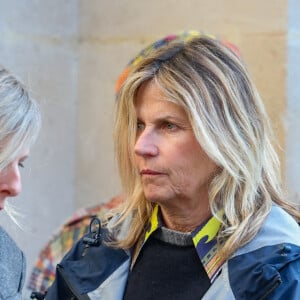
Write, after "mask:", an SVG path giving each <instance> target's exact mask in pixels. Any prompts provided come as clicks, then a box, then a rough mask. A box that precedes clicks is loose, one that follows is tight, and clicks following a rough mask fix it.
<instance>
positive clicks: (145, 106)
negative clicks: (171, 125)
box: [135, 80, 186, 118]
mask: <svg viewBox="0 0 300 300" xmlns="http://www.w3.org/2000/svg"><path fill="white" fill-rule="evenodd" d="M135 109H136V112H137V114H145V115H149V114H150V113H155V114H160V113H163V112H164V113H165V112H170V113H172V114H176V115H180V116H182V117H185V118H186V112H185V110H184V109H183V107H182V106H181V105H179V104H177V103H176V102H175V101H174V99H171V98H170V97H168V96H167V95H166V94H165V93H164V92H163V91H162V89H161V88H160V87H159V86H158V85H157V84H156V83H155V82H154V81H153V80H151V81H149V82H146V83H144V84H142V85H141V87H140V88H139V90H138V92H137V95H136V98H135Z"/></svg>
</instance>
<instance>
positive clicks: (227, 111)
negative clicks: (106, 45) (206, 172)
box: [114, 35, 300, 259]
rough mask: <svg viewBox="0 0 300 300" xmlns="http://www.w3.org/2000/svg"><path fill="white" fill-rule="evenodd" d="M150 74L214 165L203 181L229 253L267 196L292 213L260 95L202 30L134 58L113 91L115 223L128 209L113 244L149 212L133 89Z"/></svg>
mask: <svg viewBox="0 0 300 300" xmlns="http://www.w3.org/2000/svg"><path fill="white" fill-rule="evenodd" d="M149 80H153V81H154V82H155V83H156V84H157V85H158V86H159V87H160V88H161V89H162V91H163V92H164V93H165V94H166V95H167V98H168V99H171V101H173V102H175V103H177V104H178V105H180V106H182V107H183V108H184V109H185V111H186V113H187V115H188V117H189V120H190V122H191V125H192V127H193V131H194V134H195V136H196V138H197V140H198V142H199V144H200V145H201V147H202V149H203V150H204V151H205V152H206V153H207V154H208V156H209V157H210V158H211V159H212V160H213V161H214V162H215V163H216V164H217V165H218V166H219V173H218V174H217V175H216V176H215V178H214V179H213V181H212V183H211V186H210V189H209V200H210V208H211V212H212V214H213V215H215V216H216V217H218V212H220V211H223V212H224V217H223V218H222V219H221V222H222V226H221V230H220V231H219V234H218V237H219V238H220V239H223V240H225V241H226V242H225V243H224V244H223V245H222V248H221V249H220V253H221V255H222V256H223V258H224V259H226V258H228V257H229V256H230V255H231V254H232V253H233V252H234V251H235V250H236V249H237V248H239V247H241V246H242V245H244V244H246V243H247V242H248V241H250V240H251V239H252V238H253V237H254V236H255V235H256V234H257V232H258V231H259V229H260V228H261V226H262V224H263V222H264V220H265V219H266V217H267V215H268V214H269V212H270V209H271V206H272V204H273V203H276V204H277V205H279V206H281V207H282V208H284V209H285V210H286V211H287V212H289V213H290V214H291V215H292V216H294V217H295V218H296V219H297V220H299V219H300V214H299V212H298V211H297V210H296V209H294V208H293V206H292V205H290V204H289V203H288V202H287V201H285V200H283V199H284V196H283V193H282V188H281V183H280V166H279V160H278V157H277V155H276V153H275V151H274V148H273V146H272V142H271V139H272V131H271V128H270V125H269V120H268V117H267V114H266V112H265V109H264V105H263V102H262V100H261V98H260V96H259V94H258V92H257V90H256V88H255V86H254V84H253V82H252V80H251V79H250V77H249V75H248V72H247V70H246V68H245V66H244V64H243V62H242V61H241V59H240V57H239V55H237V54H236V52H235V51H232V49H230V48H229V47H228V46H227V45H225V44H224V43H223V42H221V41H219V40H217V39H215V38H211V37H209V36H205V35H200V36H195V37H193V38H191V39H189V40H188V41H184V42H183V41H172V42H170V43H168V44H166V45H164V46H162V47H160V48H158V49H154V50H153V51H152V52H151V53H149V54H148V55H147V56H146V57H144V58H143V59H141V60H140V61H139V63H137V64H136V66H134V67H133V68H132V69H131V70H130V72H129V74H128V76H127V78H126V79H125V81H124V82H123V83H122V86H121V87H120V90H119V91H118V95H117V110H116V118H115V134H114V140H115V149H116V157H117V161H118V166H119V172H120V177H121V183H122V187H123V192H124V198H125V202H124V205H123V207H122V209H120V212H119V213H120V219H119V223H121V222H123V221H124V220H125V219H126V218H128V217H131V218H132V220H131V224H130V227H129V231H128V235H127V236H126V238H125V239H123V240H121V241H118V242H117V243H116V246H118V247H122V248H130V247H132V246H134V245H135V244H136V243H137V241H138V239H139V237H140V236H141V234H142V233H143V231H144V229H145V226H146V225H147V223H148V221H149V217H150V216H151V213H152V208H153V204H152V203H149V201H147V200H146V199H145V197H144V194H143V189H142V185H141V181H140V176H139V174H138V171H137V169H136V166H135V163H134V151H133V147H134V143H135V138H136V124H137V118H136V113H135V106H134V102H135V97H136V94H137V91H138V89H139V88H140V87H141V85H143V84H145V83H146V82H148V81H149Z"/></svg>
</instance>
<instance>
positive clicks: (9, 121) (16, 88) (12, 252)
mask: <svg viewBox="0 0 300 300" xmlns="http://www.w3.org/2000/svg"><path fill="white" fill-rule="evenodd" d="M39 128H40V112H39V109H38V106H37V104H36V102H35V101H34V100H33V99H31V98H30V96H29V94H28V92H27V91H26V89H25V87H24V86H23V84H22V83H21V82H19V81H18V80H17V79H16V78H15V77H14V76H13V75H11V74H10V73H9V72H8V71H7V70H6V69H5V68H3V67H1V66H0V210H4V209H5V206H6V200H7V198H9V197H15V196H17V195H18V194H19V193H20V192H21V189H22V184H21V174H20V168H23V167H24V164H25V160H26V158H27V157H28V155H29V151H30V147H31V145H32V143H33V142H34V141H35V139H36V137H37V134H38V132H39ZM24 279H25V258H24V254H23V252H22V251H21V250H20V249H19V248H18V246H17V245H16V243H15V242H14V241H13V240H12V239H11V237H10V236H9V235H8V234H7V232H6V231H5V230H4V229H3V228H2V227H0V299H9V300H17V299H21V290H22V287H23V284H24Z"/></svg>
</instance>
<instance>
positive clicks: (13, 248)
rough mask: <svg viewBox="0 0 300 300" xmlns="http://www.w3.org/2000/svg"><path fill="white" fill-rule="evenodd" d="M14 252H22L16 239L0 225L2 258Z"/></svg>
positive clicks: (0, 252) (0, 255)
mask: <svg viewBox="0 0 300 300" xmlns="http://www.w3.org/2000/svg"><path fill="white" fill-rule="evenodd" d="M12 252H21V250H20V249H19V247H18V246H17V244H16V243H15V241H14V240H13V239H12V238H11V237H10V236H9V234H8V233H7V232H6V231H5V230H4V229H3V228H2V227H1V226H0V259H2V258H3V257H4V256H5V255H7V254H11V253H12Z"/></svg>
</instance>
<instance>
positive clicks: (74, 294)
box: [56, 264, 90, 300]
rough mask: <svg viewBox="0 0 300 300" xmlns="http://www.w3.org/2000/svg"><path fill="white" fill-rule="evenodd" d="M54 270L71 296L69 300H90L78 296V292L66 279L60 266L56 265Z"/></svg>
mask: <svg viewBox="0 0 300 300" xmlns="http://www.w3.org/2000/svg"><path fill="white" fill-rule="evenodd" d="M56 268H57V272H58V273H59V274H60V275H61V277H62V278H63V280H64V282H65V284H66V285H67V287H68V289H69V291H70V292H71V294H72V297H71V298H70V300H90V298H89V296H87V295H80V294H78V292H77V291H76V290H75V288H74V287H73V286H72V284H71V282H70V281H69V279H68V278H67V276H66V273H65V270H64V268H63V267H62V266H61V265H60V264H58V265H57V267H56Z"/></svg>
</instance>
